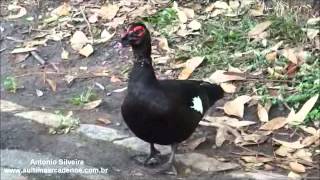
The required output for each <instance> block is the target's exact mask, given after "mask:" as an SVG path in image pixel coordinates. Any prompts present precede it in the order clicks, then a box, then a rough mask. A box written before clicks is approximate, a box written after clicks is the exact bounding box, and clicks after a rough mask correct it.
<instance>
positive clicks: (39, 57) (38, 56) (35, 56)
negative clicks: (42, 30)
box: [31, 51, 46, 65]
mask: <svg viewBox="0 0 320 180" xmlns="http://www.w3.org/2000/svg"><path fill="white" fill-rule="evenodd" d="M31 55H32V56H33V57H34V58H35V59H36V60H37V61H38V62H39V63H40V64H41V65H44V64H46V61H45V60H44V59H43V58H42V57H41V56H40V55H39V54H38V53H37V52H36V51H31Z"/></svg>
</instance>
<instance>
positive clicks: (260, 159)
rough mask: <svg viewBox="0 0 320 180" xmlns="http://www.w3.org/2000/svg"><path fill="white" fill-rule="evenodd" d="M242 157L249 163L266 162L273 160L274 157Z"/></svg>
mask: <svg viewBox="0 0 320 180" xmlns="http://www.w3.org/2000/svg"><path fill="white" fill-rule="evenodd" d="M241 159H242V160H244V161H245V162H247V163H265V162H270V161H273V158H268V157H257V156H242V157H241Z"/></svg>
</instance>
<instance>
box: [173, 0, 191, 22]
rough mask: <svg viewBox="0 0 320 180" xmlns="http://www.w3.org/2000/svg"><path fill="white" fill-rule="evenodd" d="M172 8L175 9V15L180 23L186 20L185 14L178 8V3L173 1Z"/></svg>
mask: <svg viewBox="0 0 320 180" xmlns="http://www.w3.org/2000/svg"><path fill="white" fill-rule="evenodd" d="M172 7H173V9H175V10H176V11H177V16H178V18H179V20H180V22H181V23H186V22H187V21H188V17H187V15H186V14H185V13H184V12H183V11H182V10H180V8H179V7H178V3H177V2H176V1H174V2H173V6H172Z"/></svg>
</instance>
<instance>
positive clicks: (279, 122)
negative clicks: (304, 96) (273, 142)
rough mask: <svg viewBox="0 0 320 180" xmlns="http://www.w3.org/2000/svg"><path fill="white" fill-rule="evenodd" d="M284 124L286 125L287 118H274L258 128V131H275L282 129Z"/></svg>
mask: <svg viewBox="0 0 320 180" xmlns="http://www.w3.org/2000/svg"><path fill="white" fill-rule="evenodd" d="M286 124H287V118H285V117H276V118H273V119H272V120H270V121H269V122H267V123H265V124H264V125H263V126H261V127H260V129H261V130H268V131H274V130H276V129H280V128H282V127H283V126H284V125H286Z"/></svg>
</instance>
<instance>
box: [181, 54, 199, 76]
mask: <svg viewBox="0 0 320 180" xmlns="http://www.w3.org/2000/svg"><path fill="white" fill-rule="evenodd" d="M203 60H204V57H199V56H197V57H193V58H191V59H189V60H187V62H186V67H185V68H184V69H183V70H182V71H181V73H180V74H179V77H178V79H182V80H183V79H188V78H189V77H190V75H191V74H192V72H193V71H194V70H195V69H196V68H197V67H198V66H199V65H200V64H201V63H202V62H203Z"/></svg>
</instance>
